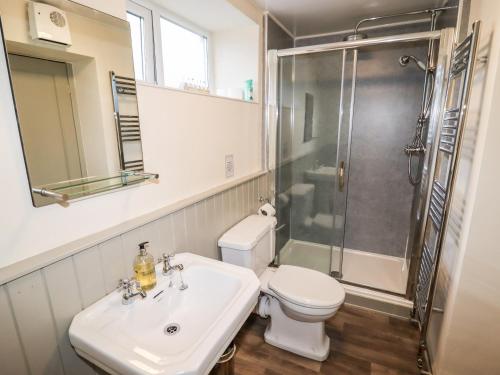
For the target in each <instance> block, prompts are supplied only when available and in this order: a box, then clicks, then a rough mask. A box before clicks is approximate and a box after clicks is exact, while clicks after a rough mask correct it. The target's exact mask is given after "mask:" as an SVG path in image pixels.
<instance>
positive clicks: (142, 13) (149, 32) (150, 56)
mask: <svg viewBox="0 0 500 375" xmlns="http://www.w3.org/2000/svg"><path fill="white" fill-rule="evenodd" d="M126 12H127V13H130V14H132V15H134V16H136V17H140V18H142V19H143V29H144V45H143V54H144V55H143V57H144V82H149V83H155V82H156V81H157V67H156V59H155V51H154V31H153V29H154V27H153V12H152V11H151V9H149V8H148V7H146V6H144V5H142V4H140V3H139V2H137V1H136V0H133V1H132V0H128V1H127V9H126ZM134 70H135V66H134ZM139 81H140V80H139Z"/></svg>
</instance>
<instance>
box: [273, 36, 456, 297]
mask: <svg viewBox="0 0 500 375" xmlns="http://www.w3.org/2000/svg"><path fill="white" fill-rule="evenodd" d="M453 34H454V29H450V28H449V29H443V30H440V31H425V32H418V33H408V34H400V35H391V36H383V37H376V38H369V39H358V40H349V41H341V42H335V43H326V44H320V45H313V46H304V47H295V48H288V49H282V50H270V51H268V66H267V69H268V72H269V71H270V70H271V69H276V67H277V64H278V61H279V58H280V57H286V56H298V55H305V54H312V53H321V52H328V51H342V50H343V51H346V50H353V51H356V50H357V49H360V48H363V47H369V46H382V45H388V44H394V43H405V42H417V41H425V40H428V41H432V42H436V41H439V51H438V56H437V63H436V67H435V69H436V73H437V74H438V75H439V77H438V76H436V78H439V85H438V86H437V87H436V92H435V96H434V98H433V100H432V104H431V120H430V124H429V129H431V128H432V129H433V131H432V132H430V134H429V135H430V136H432V134H435V133H434V132H435V129H434V128H435V126H436V124H438V122H437V121H438V120H437V119H434V117H435V116H437V115H438V112H439V108H440V107H441V106H440V104H441V103H442V93H443V91H444V88H445V87H446V84H447V83H446V75H443V71H446V69H447V67H446V64H447V63H448V62H449V60H448V58H449V56H450V53H451V43H450V40H451V39H452V36H453ZM344 55H345V53H344ZM353 63H354V64H355V65H356V63H357V54H355V55H354V61H353ZM353 73H354V77H355V76H356V71H355V70H354V72H353ZM354 77H353V78H354ZM275 78H276V77H275ZM278 81H279V79H275V82H272V80H271V79H270V82H269V86H268V102H267V103H266V113H268V114H271V113H274V114H277V112H278V108H277V106H276V98H275V96H276V95H278V90H276V87H274V88H273V84H274V85H277V83H278ZM353 82H354V85H355V80H353ZM354 90H355V86H354V87H353V99H352V100H351V103H350V111H349V113H346V115H349V116H350V121H349V127H350V128H349V133H350V132H351V130H352V114H353V111H354V104H355V103H354ZM342 96H343V93H341V97H342ZM339 106H340V107H339V113H342V101H340V103H339ZM266 117H267V122H268V123H267V124H266V126H265V131H266V134H265V139H268V140H270V139H276V137H274V136H272V135H270V134H269V132H270V131H271V132H275V131H276V130H277V129H278V126H279V116H266ZM269 121H272V122H274V123H273V124H270V123H269ZM340 121H341V119H339V123H340ZM431 133H432V134H431ZM350 143H351V139H349V141H348V146H350ZM274 146H276V145H274ZM273 150H274V151H276V149H275V148H273V145H267V147H266V165H267V166H269V153H270V152H272V151H273ZM349 158H350V153H348V157H347V161H346V170H347V183H346V188H347V194H348V190H349V182H348V180H349V177H348V171H349V165H350V164H349V163H350V160H349ZM433 163H434V157H433V152H430V153H429V155H426V158H425V161H424V167H423V169H424V170H426V171H427V172H430V170H431V169H432V168H433ZM273 164H274V163H273ZM278 164H279V163H278V160H276V164H275V165H274V167H275V168H278ZM426 182H428V181H423V182H422V183H421V185H420V188H419V191H418V192H416V194H419V197H420V198H419V202H418V205H416V207H417V209H416V211H414V212H412V218H411V223H410V227H413V226H415V227H416V228H415V232H416V233H419V229H418V227H420V226H421V225H425V222H424V220H425V218H426V216H427V215H426V212H425V210H426V208H427V197H428V196H429V192H430V188H429V187H428V186H427V185H426ZM333 193H334V194H335V192H333ZM417 226H418V227H417ZM414 241H415V240H414V237H413V236H412V237H411V238H410V241H409V245H408V249H409V251H410V252H411V254H410V255H409V256H407V257H406V261H407V266H408V267H409V276H408V282H407V287H406V293H405V295H404V297H406V298H407V299H412V298H413V294H414V292H415V275H416V272H417V269H418V268H417V266H418V261H417V260H418V259H419V256H420V255H419V254H418V247H417V246H416V243H414ZM343 250H344V249H343V247H342V248H341V253H340V257H341V258H342V254H343ZM278 254H279V253H278ZM278 254H277V255H278ZM339 267H340V269H339V274H340V275H341V274H342V268H341V267H342V264H340V265H339ZM360 286H362V285H360ZM383 292H387V291H383Z"/></svg>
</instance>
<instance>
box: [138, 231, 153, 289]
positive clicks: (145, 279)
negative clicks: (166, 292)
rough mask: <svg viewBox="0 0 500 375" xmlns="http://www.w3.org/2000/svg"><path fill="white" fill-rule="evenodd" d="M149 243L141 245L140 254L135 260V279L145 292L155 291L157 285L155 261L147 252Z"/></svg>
mask: <svg viewBox="0 0 500 375" xmlns="http://www.w3.org/2000/svg"><path fill="white" fill-rule="evenodd" d="M148 243H149V242H147V241H146V242H142V243H140V244H139V254H138V255H137V256H136V257H135V259H134V273H135V278H136V280H137V281H139V283H140V284H141V288H142V289H143V290H150V289H153V288H154V287H155V285H156V270H155V260H154V258H153V256H152V255H151V254H149V253H148V252H147V250H146V245H147V244H148Z"/></svg>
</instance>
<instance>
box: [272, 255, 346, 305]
mask: <svg viewBox="0 0 500 375" xmlns="http://www.w3.org/2000/svg"><path fill="white" fill-rule="evenodd" d="M269 288H270V289H271V290H272V291H273V292H275V293H276V294H277V295H278V296H279V297H281V298H284V299H286V300H288V301H290V302H292V303H295V304H297V305H301V306H305V307H310V308H333V307H337V306H338V305H340V304H341V303H342V302H344V298H345V292H344V288H343V287H342V285H340V283H339V282H338V281H337V280H335V279H334V278H332V277H330V276H328V275H326V274H324V273H321V272H319V271H314V270H311V269H307V268H303V267H296V266H288V265H282V266H279V267H278V270H277V271H276V272H275V274H274V276H273V277H272V278H271V280H269Z"/></svg>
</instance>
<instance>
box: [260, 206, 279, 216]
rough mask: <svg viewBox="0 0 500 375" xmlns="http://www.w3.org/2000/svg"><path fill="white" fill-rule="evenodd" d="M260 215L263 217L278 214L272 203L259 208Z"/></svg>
mask: <svg viewBox="0 0 500 375" xmlns="http://www.w3.org/2000/svg"><path fill="white" fill-rule="evenodd" d="M258 214H259V215H262V216H274V215H275V214H276V210H275V209H274V207H273V206H272V205H271V203H266V204H264V205H262V206H260V207H259V211H258Z"/></svg>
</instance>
